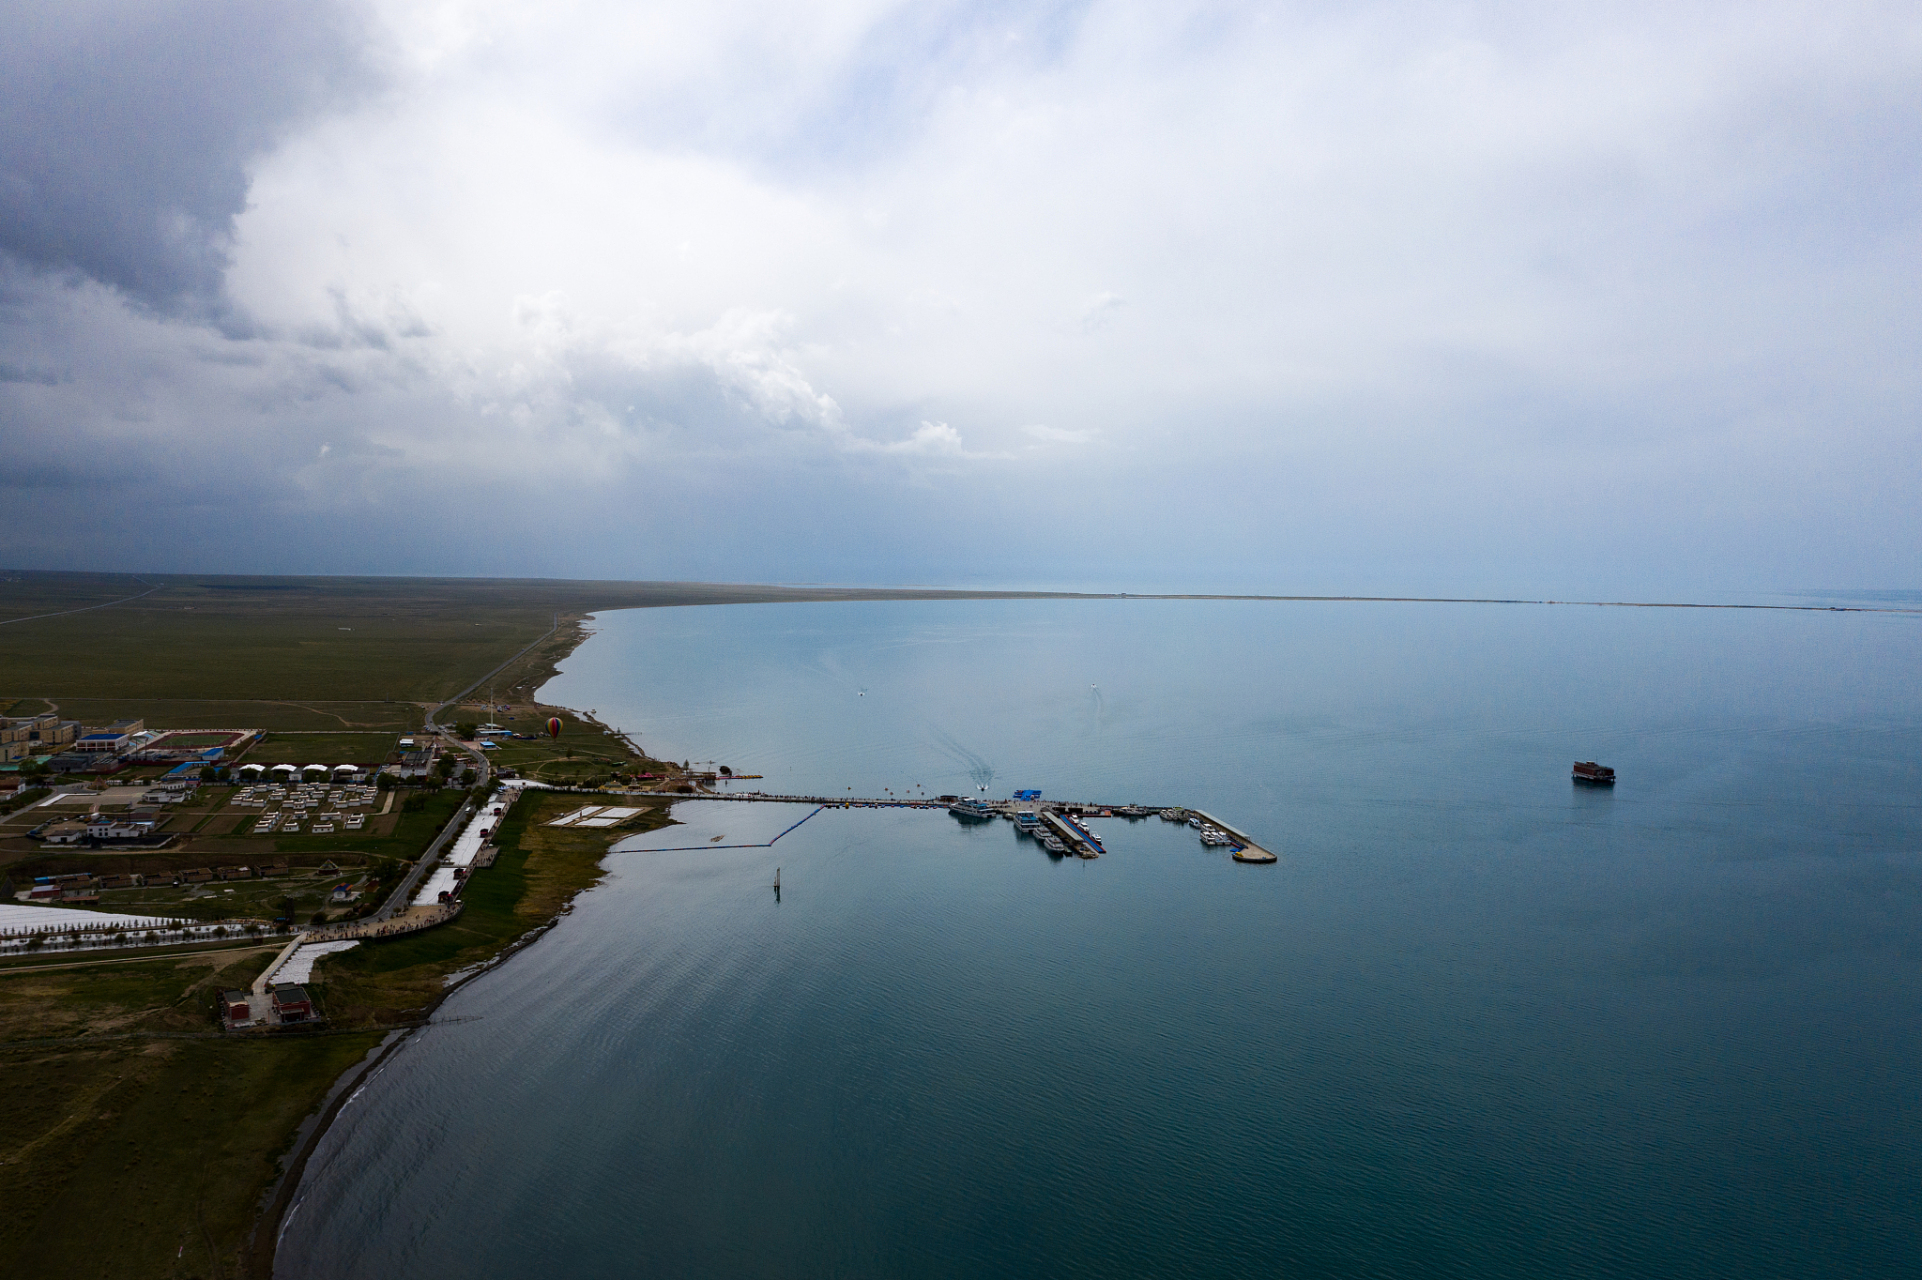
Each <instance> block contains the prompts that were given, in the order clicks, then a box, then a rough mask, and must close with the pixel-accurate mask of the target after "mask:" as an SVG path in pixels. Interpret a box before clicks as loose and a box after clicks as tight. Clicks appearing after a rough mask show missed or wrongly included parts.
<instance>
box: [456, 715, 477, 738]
mask: <svg viewBox="0 0 1922 1280" xmlns="http://www.w3.org/2000/svg"><path fill="white" fill-rule="evenodd" d="M454 732H455V733H456V734H457V735H459V736H460V737H462V738H465V739H467V740H468V741H469V742H472V741H473V740H474V735H475V734H477V733H479V732H480V726H479V725H477V724H475V723H474V722H473V721H472V720H463V721H461V722H460V723H459V724H457V725H455V726H454Z"/></svg>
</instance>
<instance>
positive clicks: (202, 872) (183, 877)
mask: <svg viewBox="0 0 1922 1280" xmlns="http://www.w3.org/2000/svg"><path fill="white" fill-rule="evenodd" d="M213 878H214V869H213V868H212V867H194V868H193V869H191V870H188V871H183V872H181V873H180V883H182V884H206V883H208V882H209V881H211V880H212V879H213Z"/></svg>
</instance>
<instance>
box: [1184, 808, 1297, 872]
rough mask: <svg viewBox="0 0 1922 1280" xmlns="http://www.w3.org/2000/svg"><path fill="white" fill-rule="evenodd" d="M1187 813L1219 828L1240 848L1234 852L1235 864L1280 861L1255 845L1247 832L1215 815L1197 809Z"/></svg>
mask: <svg viewBox="0 0 1922 1280" xmlns="http://www.w3.org/2000/svg"><path fill="white" fill-rule="evenodd" d="M1188 812H1189V813H1192V814H1194V815H1195V817H1197V818H1200V819H1201V820H1202V821H1203V822H1210V823H1213V824H1214V825H1215V826H1216V827H1218V828H1220V830H1221V831H1222V833H1223V834H1224V835H1227V836H1229V837H1231V838H1232V839H1233V840H1234V841H1235V843H1236V844H1238V845H1240V846H1241V847H1240V848H1238V849H1236V850H1235V861H1236V862H1279V861H1281V859H1280V858H1279V857H1277V856H1276V855H1274V854H1272V853H1270V852H1268V850H1266V849H1264V848H1262V847H1261V846H1260V845H1258V844H1256V843H1255V842H1254V839H1253V838H1252V837H1250V836H1249V835H1248V833H1247V832H1245V831H1242V830H1239V829H1237V828H1235V827H1231V826H1229V825H1228V824H1227V823H1225V822H1223V821H1222V820H1221V819H1220V818H1217V817H1215V815H1213V814H1212V813H1203V812H1202V811H1201V810H1199V809H1190V810H1188Z"/></svg>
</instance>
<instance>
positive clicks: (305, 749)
mask: <svg viewBox="0 0 1922 1280" xmlns="http://www.w3.org/2000/svg"><path fill="white" fill-rule="evenodd" d="M398 737H399V735H398V734H392V733H280V732H274V733H269V734H267V735H266V736H265V737H264V738H262V739H261V740H260V741H259V742H256V743H255V744H254V745H253V746H252V747H250V748H248V750H247V753H246V754H245V755H243V756H241V757H239V763H241V764H268V765H272V764H380V763H382V762H383V761H385V760H386V759H387V757H388V755H389V754H390V753H391V752H392V751H393V750H394V742H395V739H396V738H398Z"/></svg>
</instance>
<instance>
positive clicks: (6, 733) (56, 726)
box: [0, 714, 82, 769]
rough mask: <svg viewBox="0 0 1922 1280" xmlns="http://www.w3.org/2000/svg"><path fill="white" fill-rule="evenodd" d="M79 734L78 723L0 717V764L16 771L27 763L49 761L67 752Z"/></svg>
mask: <svg viewBox="0 0 1922 1280" xmlns="http://www.w3.org/2000/svg"><path fill="white" fill-rule="evenodd" d="M81 731H82V727H81V724H80V722H79V721H78V720H62V719H61V718H60V717H59V716H57V715H53V714H48V715H42V716H11V717H9V716H0V765H12V766H13V767H14V768H15V769H18V768H19V767H20V766H21V765H22V764H23V763H25V762H26V761H28V760H43V761H44V760H51V759H52V758H53V757H54V756H55V755H58V754H59V753H61V752H63V751H66V750H68V749H69V748H71V747H72V746H73V744H74V741H75V740H76V739H78V738H79V737H80V734H81Z"/></svg>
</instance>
